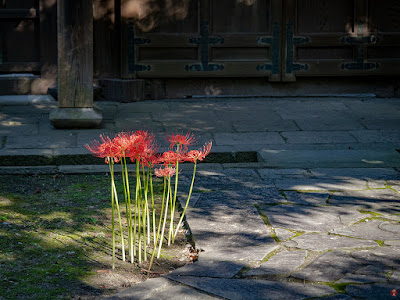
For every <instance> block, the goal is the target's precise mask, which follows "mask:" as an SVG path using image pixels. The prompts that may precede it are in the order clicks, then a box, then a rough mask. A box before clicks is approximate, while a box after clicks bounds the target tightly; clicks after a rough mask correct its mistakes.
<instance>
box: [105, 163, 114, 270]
mask: <svg viewBox="0 0 400 300" xmlns="http://www.w3.org/2000/svg"><path fill="white" fill-rule="evenodd" d="M107 159H108V165H109V167H110V173H111V235H112V269H113V270H114V269H115V231H114V227H115V225H114V188H113V187H114V170H113V168H112V166H111V164H112V162H111V160H110V158H109V157H107Z"/></svg>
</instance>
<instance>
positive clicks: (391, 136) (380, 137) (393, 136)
mask: <svg viewBox="0 0 400 300" xmlns="http://www.w3.org/2000/svg"><path fill="white" fill-rule="evenodd" d="M350 134H351V135H352V136H354V137H355V138H356V139H357V141H358V142H360V143H392V142H396V141H398V140H399V139H400V130H352V131H350Z"/></svg>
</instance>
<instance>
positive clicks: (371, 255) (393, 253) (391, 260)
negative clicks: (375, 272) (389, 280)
mask: <svg viewBox="0 0 400 300" xmlns="http://www.w3.org/2000/svg"><path fill="white" fill-rule="evenodd" d="M351 256H352V257H354V258H355V259H356V260H358V261H359V262H361V263H362V264H369V265H378V266H381V265H384V266H388V267H390V268H396V269H398V268H399V267H400V248H399V247H379V248H376V249H371V250H357V251H353V252H352V253H351Z"/></svg>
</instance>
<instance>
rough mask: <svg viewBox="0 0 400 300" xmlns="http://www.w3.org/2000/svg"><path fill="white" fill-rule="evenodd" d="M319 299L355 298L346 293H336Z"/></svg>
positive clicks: (345, 299) (346, 299) (339, 299)
mask: <svg viewBox="0 0 400 300" xmlns="http://www.w3.org/2000/svg"><path fill="white" fill-rule="evenodd" d="M317 299H321V300H351V299H354V298H353V297H350V296H349V295H346V294H336V295H332V296H326V297H319V298H317Z"/></svg>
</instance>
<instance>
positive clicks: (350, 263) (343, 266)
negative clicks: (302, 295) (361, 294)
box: [292, 251, 360, 282]
mask: <svg viewBox="0 0 400 300" xmlns="http://www.w3.org/2000/svg"><path fill="white" fill-rule="evenodd" d="M358 267H360V264H359V263H358V262H357V261H356V260H355V259H353V258H351V257H350V256H348V255H346V254H344V253H343V252H339V251H332V252H327V253H325V254H323V255H321V256H319V257H317V258H316V259H315V260H314V261H313V262H312V263H311V264H309V265H308V266H306V267H305V268H304V269H302V270H300V271H299V272H296V273H294V274H292V276H293V277H296V278H301V279H305V280H308V281H314V282H331V281H336V280H338V279H340V278H341V277H343V276H344V275H345V274H347V273H349V272H350V271H352V270H353V269H356V268H358Z"/></svg>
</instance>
